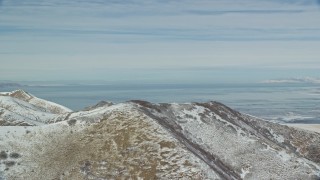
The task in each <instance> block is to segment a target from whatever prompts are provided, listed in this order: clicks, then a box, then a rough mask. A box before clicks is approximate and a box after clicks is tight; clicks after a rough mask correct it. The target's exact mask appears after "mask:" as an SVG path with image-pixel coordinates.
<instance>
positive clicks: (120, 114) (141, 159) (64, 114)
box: [0, 92, 320, 180]
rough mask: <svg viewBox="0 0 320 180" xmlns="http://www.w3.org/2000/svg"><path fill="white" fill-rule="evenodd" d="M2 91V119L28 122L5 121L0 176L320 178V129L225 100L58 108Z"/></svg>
mask: <svg viewBox="0 0 320 180" xmlns="http://www.w3.org/2000/svg"><path fill="white" fill-rule="evenodd" d="M2 94H5V95H3V96H0V102H1V104H0V105H1V106H0V107H1V108H3V109H5V110H6V111H5V112H4V113H2V114H1V113H0V114H1V116H0V120H1V119H2V121H7V122H22V123H20V124H13V125H16V126H4V125H2V126H0V179H99V180H100V179H119V178H120V179H319V178H320V152H319V149H320V134H319V133H317V132H312V131H307V130H301V129H296V128H293V127H288V126H284V125H280V124H275V123H270V122H267V121H264V120H261V119H259V118H256V117H252V116H249V115H245V114H242V113H239V112H237V111H234V110H232V109H230V108H229V107H227V106H225V105H223V104H221V103H218V102H214V101H210V102H207V103H182V104H178V103H160V104H155V103H150V102H146V101H141V100H133V101H128V102H124V103H119V104H112V103H110V102H100V103H98V104H97V105H95V106H91V107H89V108H87V109H85V110H82V111H78V112H71V111H70V110H68V109H67V108H61V106H55V107H60V108H61V109H62V111H60V114H59V113H56V114H54V113H53V112H52V110H47V109H46V108H47V107H48V105H47V104H49V105H51V106H52V103H46V105H45V106H40V105H39V103H34V101H31V103H33V104H31V103H30V102H29V98H30V97H29V96H30V95H29V94H28V93H22V92H19V94H22V95H19V96H16V95H14V96H16V97H14V96H10V95H12V94H14V93H2ZM32 98H34V99H35V97H34V96H32ZM43 101H44V100H43ZM43 101H42V102H43ZM36 105H37V106H36ZM50 109H52V108H50ZM61 109H60V110H61ZM17 111H18V112H17ZM9 112H11V113H12V114H14V113H15V117H14V118H15V121H12V117H11V116H8V113H9ZM39 112H40V114H37V113H39ZM6 113H7V115H3V114H6ZM18 115H19V116H18ZM32 115H36V116H37V117H38V119H37V118H36V119H32ZM8 117H9V118H8ZM27 117H28V118H29V119H26V118H27ZM19 118H20V119H19ZM31 120H32V121H31ZM0 122H1V121H0ZM23 122H24V123H30V124H29V125H33V126H25V124H23Z"/></svg>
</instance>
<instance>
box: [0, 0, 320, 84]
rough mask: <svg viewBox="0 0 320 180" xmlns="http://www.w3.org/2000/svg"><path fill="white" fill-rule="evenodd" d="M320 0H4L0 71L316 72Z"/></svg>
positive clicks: (124, 76) (192, 75) (9, 76)
mask: <svg viewBox="0 0 320 180" xmlns="http://www.w3.org/2000/svg"><path fill="white" fill-rule="evenodd" d="M318 2H319V1H316V0H278V1H277V0H241V1H240V0H184V1H182V0H170V1H169V0H163V1H161V0H158V1H149V0H141V1H138V0H124V1H120V0H119V1H116V0H109V1H108V0H90V1H83V0H24V1H21V0H0V80H106V81H117V80H135V79H140V80H143V79H148V80H150V81H152V80H163V81H165V80H172V81H188V79H192V80H193V81H199V80H201V79H202V80H203V79H205V81H211V80H212V81H217V80H218V79H220V81H224V80H226V81H230V80H233V81H238V80H239V81H241V80H242V81H249V80H252V81H260V80H262V79H266V78H267V79H269V78H282V77H284V78H287V77H291V76H295V77H302V76H317V72H318V71H319V70H320V59H319V58H320V50H319V48H320V8H319V3H318ZM219 73H220V74H219ZM211 76H212V77H211Z"/></svg>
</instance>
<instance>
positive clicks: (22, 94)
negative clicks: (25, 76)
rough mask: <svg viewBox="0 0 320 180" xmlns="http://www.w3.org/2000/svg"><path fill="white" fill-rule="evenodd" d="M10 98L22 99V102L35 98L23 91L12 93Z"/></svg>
mask: <svg viewBox="0 0 320 180" xmlns="http://www.w3.org/2000/svg"><path fill="white" fill-rule="evenodd" d="M10 96H11V97H14V98H17V99H20V100H23V101H29V100H30V99H32V98H33V97H34V96H32V95H31V94H29V93H27V92H26V91H24V90H22V89H18V90H15V91H12V92H11V93H10Z"/></svg>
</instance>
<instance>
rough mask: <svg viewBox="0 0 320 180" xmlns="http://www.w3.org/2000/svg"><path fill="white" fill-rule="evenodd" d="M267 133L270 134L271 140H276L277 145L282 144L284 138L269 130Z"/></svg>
mask: <svg viewBox="0 0 320 180" xmlns="http://www.w3.org/2000/svg"><path fill="white" fill-rule="evenodd" d="M268 130H269V132H270V133H271V135H272V136H273V138H274V139H275V140H277V141H278V142H279V143H283V142H284V137H283V136H281V135H279V134H276V133H274V131H273V130H272V129H271V128H268Z"/></svg>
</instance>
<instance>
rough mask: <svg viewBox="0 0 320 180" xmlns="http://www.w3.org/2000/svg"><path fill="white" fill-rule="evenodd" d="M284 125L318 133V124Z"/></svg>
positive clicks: (319, 130) (319, 131)
mask: <svg viewBox="0 0 320 180" xmlns="http://www.w3.org/2000/svg"><path fill="white" fill-rule="evenodd" d="M285 125H287V126H290V127H295V128H300V129H305V130H309V131H315V132H318V133H320V124H285Z"/></svg>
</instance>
